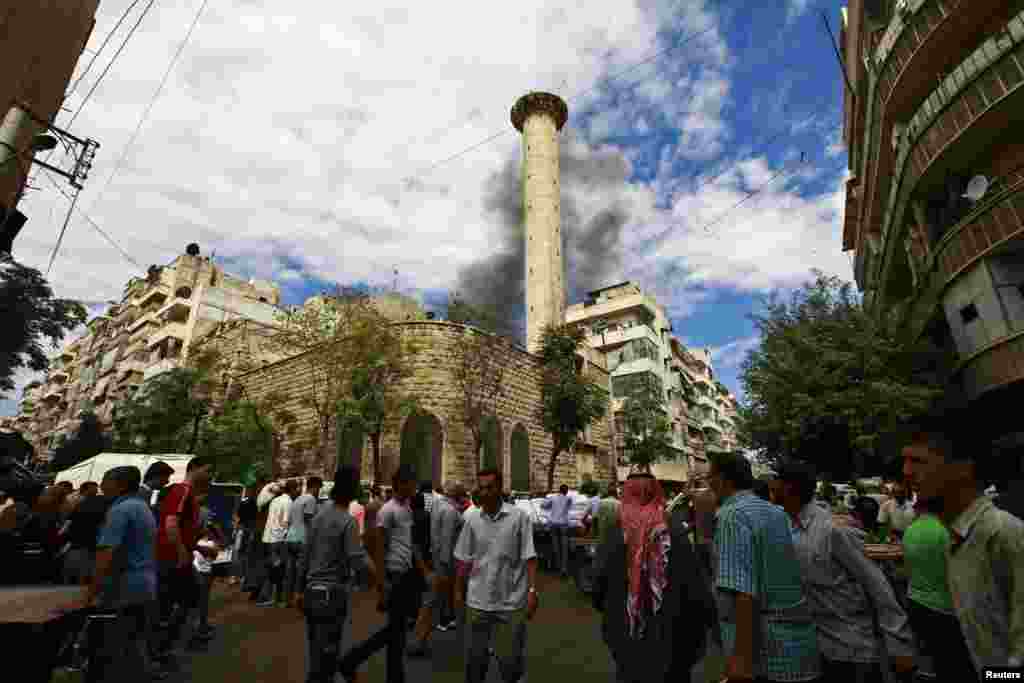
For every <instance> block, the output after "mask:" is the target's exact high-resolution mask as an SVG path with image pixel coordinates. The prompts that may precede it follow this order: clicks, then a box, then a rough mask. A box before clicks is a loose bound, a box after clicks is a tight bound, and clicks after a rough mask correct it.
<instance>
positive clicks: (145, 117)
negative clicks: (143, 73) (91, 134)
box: [92, 0, 209, 206]
mask: <svg viewBox="0 0 1024 683" xmlns="http://www.w3.org/2000/svg"><path fill="white" fill-rule="evenodd" d="M208 4H209V0H202V2H201V3H200V5H199V9H198V10H196V14H195V16H194V17H193V18H192V23H191V24H190V25H189V27H188V31H186V32H185V38H184V40H182V41H181V44H179V45H178V49H177V50H176V51H175V53H174V56H173V57H171V61H170V63H169V64H168V65H167V69H166V70H165V71H164V75H163V77H162V78H161V79H160V84H159V85H158V86H157V88H156V91H155V92H154V93H153V96H152V97H150V98H149V103H148V104H147V105H146V108H145V109H144V110H143V112H142V117H141V118H140V119H139V123H138V125H136V126H135V130H134V131H132V134H131V137H130V138H128V143H127V144H126V145H125V146H124V149H123V150H122V151H121V156H120V157H118V159H117V163H116V164H114V170H113V171H111V172H110V175H109V176H108V177H107V182H106V183H105V184H104V185H103V187H102V188H101V189H100V191H99V193H98V194H97V195H96V198H95V199H94V200H93V202H92V206H96V204H97V203H98V202H99V201H100V198H101V197H102V196H103V194H104V193H105V192H106V191H107V188H109V187H110V183H111V182H112V181H113V180H114V176H115V175H117V173H118V171H120V170H121V166H122V164H124V161H125V159H127V158H128V152H129V151H131V148H132V145H133V144H135V141H136V139H138V136H139V133H140V132H141V131H142V127H143V126H144V125H145V123H146V121H147V120H148V119H149V115H150V114H151V113H152V112H153V107H154V105H156V101H157V100H158V99H159V98H160V95H161V93H163V90H164V87H166V85H167V80H168V79H169V78H170V76H171V72H172V71H174V67H175V66H176V65H177V63H178V59H180V58H181V53H182V52H184V50H185V47H186V46H187V45H188V43H189V41H190V40H191V39H192V34H193V32H194V31H195V30H196V26H197V25H198V24H199V20H200V18H202V15H203V12H204V11H205V10H206V7H207V5H208Z"/></svg>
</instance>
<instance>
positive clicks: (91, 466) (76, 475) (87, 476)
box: [55, 453, 195, 489]
mask: <svg viewBox="0 0 1024 683" xmlns="http://www.w3.org/2000/svg"><path fill="white" fill-rule="evenodd" d="M194 457H195V456H193V455H183V454H180V453H157V454H155V455H138V454H135V453H100V454H99V455H97V456H95V457H92V458H89V459H88V460H84V461H82V462H80V463H78V464H77V465H75V466H74V467H69V468H68V469H66V470H64V471H63V472H58V473H57V479H56V482H55V483H60V482H62V481H67V482H70V483H71V485H72V486H74V487H75V488H76V489H77V488H78V487H79V486H81V485H82V484H84V483H85V482H87V481H94V482H96V483H97V484H98V483H100V482H101V481H102V480H103V475H104V474H106V473H107V472H108V471H109V470H112V469H114V468H115V467H121V466H123V465H134V466H135V467H138V468H139V473H140V474H141V475H142V476H145V475H146V470H147V469H148V468H149V466H150V465H152V464H153V463H155V462H160V461H163V462H165V463H167V464H168V465H170V466H171V467H173V468H174V474H172V475H171V483H172V484H174V483H177V482H179V481H185V468H186V467H188V463H189V461H190V460H191V459H192V458H194Z"/></svg>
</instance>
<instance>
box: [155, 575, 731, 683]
mask: <svg viewBox="0 0 1024 683" xmlns="http://www.w3.org/2000/svg"><path fill="white" fill-rule="evenodd" d="M539 584H540V590H541V606H540V609H539V610H538V613H537V616H536V618H535V619H534V621H533V622H531V624H530V630H529V636H528V646H527V648H528V654H527V659H528V664H527V676H526V679H525V681H530V680H533V681H559V680H569V679H574V680H580V679H581V677H582V678H583V679H586V680H589V681H611V680H614V666H613V663H612V660H611V658H610V657H609V655H608V650H607V649H606V648H605V646H604V643H603V642H602V641H601V636H600V615H599V614H598V613H597V612H595V611H594V610H593V608H592V607H591V606H590V603H589V600H588V598H587V596H585V595H583V594H582V593H580V592H579V591H578V590H577V589H576V586H575V584H573V583H571V582H569V581H562V580H559V579H557V578H554V577H552V576H548V575H541V577H540V580H539ZM213 600H214V602H213V606H212V612H211V620H212V621H213V622H214V623H216V624H218V633H217V637H216V639H215V640H214V641H213V642H212V643H211V644H210V646H209V648H208V650H206V651H205V652H198V653H195V654H192V655H190V656H189V658H188V659H187V660H186V661H185V662H183V667H182V670H181V672H180V673H179V674H177V675H176V676H175V677H173V678H172V679H171V681H177V680H180V681H193V682H194V683H252V681H254V680H266V681H301V680H303V679H304V676H305V654H304V652H305V634H304V629H303V620H302V616H301V615H300V614H299V612H298V611H296V610H289V609H276V608H270V609H268V608H260V607H256V606H255V605H253V604H252V603H251V602H248V600H247V599H246V596H244V595H242V594H241V593H238V592H237V591H236V590H235V589H233V588H230V587H225V586H221V587H220V588H219V589H218V591H217V593H216V594H215V596H214V598H213ZM354 608H355V615H354V616H355V618H354V629H353V633H352V634H346V637H345V643H344V646H345V647H346V648H347V647H348V646H349V645H350V644H351V642H352V639H353V638H354V639H356V640H362V639H363V638H365V637H366V636H367V635H369V634H370V633H371V632H372V631H373V630H374V629H376V628H378V627H379V626H380V625H381V624H382V623H383V616H382V615H381V614H379V613H378V612H377V611H376V608H375V598H374V596H373V594H370V593H361V594H358V595H357V596H356V598H355V600H354ZM432 644H433V650H434V651H433V656H432V657H428V658H424V659H408V660H407V674H408V680H410V681H426V680H430V681H437V683H456V682H461V681H462V680H463V676H464V674H463V669H462V666H463V658H462V652H461V647H460V640H459V638H458V635H457V634H456V633H454V632H451V633H440V632H437V631H435V632H434V636H433V643H432ZM384 669H385V658H384V653H383V651H382V652H380V653H378V654H377V655H375V656H374V657H373V658H372V659H371V660H370V662H369V664H368V666H367V667H366V668H365V669H364V672H365V673H366V674H367V680H368V683H378V682H381V683H382V682H383V681H384V680H385V677H384V676H385V671H384ZM720 672H721V664H720V659H719V657H718V656H715V655H713V656H710V657H708V658H707V659H706V660H705V662H702V663H701V664H698V666H697V667H695V668H694V672H693V677H692V681H693V683H705V681H708V682H710V683H717V681H718V680H719V674H720ZM490 680H491V681H499V677H498V674H497V672H496V671H495V669H494V668H492V670H491V675H490Z"/></svg>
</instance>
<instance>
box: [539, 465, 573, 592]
mask: <svg viewBox="0 0 1024 683" xmlns="http://www.w3.org/2000/svg"><path fill="white" fill-rule="evenodd" d="M540 506H541V507H542V508H544V509H545V510H550V511H551V512H550V518H549V528H550V529H551V543H552V545H553V546H554V551H555V564H556V566H557V567H558V569H559V571H561V572H562V576H569V508H570V507H572V498H570V497H569V487H568V486H566V485H565V484H562V486H561V488H559V489H558V494H557V495H555V496H552V497H551V498H548V499H547V500H545V501H543V502H542V503H541V504H540Z"/></svg>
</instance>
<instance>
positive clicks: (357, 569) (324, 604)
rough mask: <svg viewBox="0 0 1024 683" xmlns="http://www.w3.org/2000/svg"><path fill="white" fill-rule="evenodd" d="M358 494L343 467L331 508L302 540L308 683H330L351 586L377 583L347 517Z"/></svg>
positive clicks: (351, 471)
mask: <svg viewBox="0 0 1024 683" xmlns="http://www.w3.org/2000/svg"><path fill="white" fill-rule="evenodd" d="M358 492H359V472H358V470H357V469H356V468H355V467H352V466H351V465H346V466H344V467H342V468H341V469H340V470H339V471H338V473H337V474H336V475H335V477H334V487H333V488H332V489H331V499H332V502H333V504H332V505H328V506H325V507H324V508H323V509H322V510H321V511H320V512H319V513H318V514H317V516H316V517H315V518H314V519H313V522H312V524H311V526H310V529H309V533H308V535H307V537H306V544H305V553H306V556H305V563H304V566H305V567H307V571H306V576H305V577H304V578H305V580H304V582H303V583H304V585H305V589H304V590H303V592H302V593H300V595H299V597H298V599H297V601H296V605H297V606H298V607H299V609H301V610H302V611H303V613H304V614H305V617H306V634H307V638H308V642H309V647H308V658H309V659H308V665H307V667H306V670H307V674H306V682H307V683H329V682H331V681H334V676H335V673H336V671H337V669H338V659H339V654H340V652H339V650H340V648H341V640H342V637H343V635H344V627H345V622H346V621H347V620H348V615H349V611H350V600H349V595H350V592H351V590H352V587H353V584H354V583H355V584H358V585H372V584H374V583H376V580H377V576H376V568H375V567H374V564H373V561H372V560H371V559H370V558H369V556H368V555H367V554H366V550H365V548H363V544H362V542H361V541H360V539H359V525H358V524H357V523H356V520H355V518H354V517H352V516H351V515H350V514H349V512H348V508H349V503H351V502H352V500H353V499H354V498H355V497H356V495H357V494H358ZM354 679H355V677H354V676H351V677H350V678H349V680H354Z"/></svg>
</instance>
